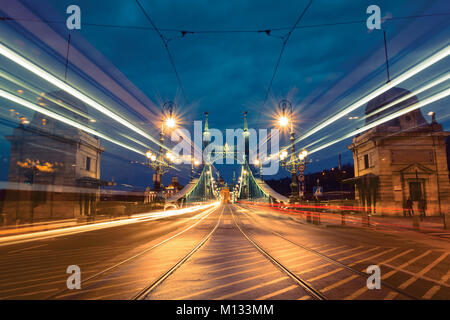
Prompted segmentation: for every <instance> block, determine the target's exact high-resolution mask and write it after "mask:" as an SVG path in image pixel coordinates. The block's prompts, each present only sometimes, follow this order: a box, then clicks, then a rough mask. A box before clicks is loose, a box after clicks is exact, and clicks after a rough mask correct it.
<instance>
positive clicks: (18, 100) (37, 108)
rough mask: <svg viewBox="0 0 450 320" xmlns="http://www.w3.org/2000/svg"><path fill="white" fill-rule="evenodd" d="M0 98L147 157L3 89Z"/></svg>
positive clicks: (143, 153) (0, 91)
mask: <svg viewBox="0 0 450 320" xmlns="http://www.w3.org/2000/svg"><path fill="white" fill-rule="evenodd" d="M0 97H3V98H5V99H8V100H10V101H13V102H15V103H17V104H20V105H22V106H24V107H26V108H28V109H31V110H34V111H37V112H40V113H42V114H45V115H46V116H48V117H50V118H53V119H55V120H58V121H61V122H63V123H65V124H68V125H70V126H72V127H75V128H78V129H80V130H83V131H85V132H87V133H90V134H93V135H96V136H98V137H100V138H102V139H105V140H107V141H109V142H112V143H114V144H117V145H119V146H121V147H123V148H125V149H128V150H131V151H133V152H136V153H138V154H140V155H145V152H143V151H140V150H138V149H135V148H133V147H131V146H128V145H126V144H124V143H122V142H120V141H117V140H115V139H113V138H111V137H108V136H106V135H104V134H103V133H100V132H98V131H96V130H93V129H91V128H89V127H87V126H85V125H83V124H81V123H78V122H76V121H73V120H71V119H68V118H66V117H64V116H61V115H59V114H57V113H55V112H53V111H50V110H47V109H45V108H42V107H40V106H38V105H35V104H33V103H31V102H29V101H28V100H25V99H23V98H20V97H18V96H15V95H13V94H11V93H9V92H7V91H5V90H3V89H0Z"/></svg>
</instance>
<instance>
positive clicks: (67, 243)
mask: <svg viewBox="0 0 450 320" xmlns="http://www.w3.org/2000/svg"><path fill="white" fill-rule="evenodd" d="M449 253H450V250H449V241H448V240H446V239H437V238H433V237H431V236H429V235H426V234H419V233H418V232H411V231H405V232H402V231H394V230H379V229H368V228H362V227H355V226H338V225H327V224H320V225H315V224H311V223H308V222H307V221H305V220H304V219H303V218H302V217H299V216H296V215H292V214H289V213H287V212H283V211H282V210H281V211H280V210H275V209H273V208H270V207H257V206H251V205H248V204H246V205H231V204H227V205H219V206H216V207H212V208H208V209H203V210H199V211H197V212H192V213H186V214H182V215H177V216H172V217H167V218H161V219H158V220H143V221H137V222H134V223H129V224H123V225H116V226H112V227H108V228H101V229H95V228H92V229H88V230H86V231H83V232H78V233H69V232H65V231H61V232H60V233H59V234H58V235H55V236H49V237H40V238H37V239H35V240H33V239H29V240H27V241H26V242H11V243H3V244H0V299H450V254H449ZM69 265H77V266H79V267H80V269H81V289H79V290H78V289H73V290H68V289H67V286H66V280H67V278H68V277H69V276H70V275H69V274H67V273H66V269H67V267H68V266H69ZM371 265H377V266H379V267H380V270H381V289H372V290H370V289H368V288H367V285H366V281H367V277H368V276H369V274H367V273H366V269H367V267H368V266H371Z"/></svg>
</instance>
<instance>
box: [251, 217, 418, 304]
mask: <svg viewBox="0 0 450 320" xmlns="http://www.w3.org/2000/svg"><path fill="white" fill-rule="evenodd" d="M243 213H244V214H245V215H246V216H247V217H248V218H251V217H250V216H249V214H248V213H246V212H243ZM252 221H253V222H255V223H257V224H259V225H260V226H263V225H262V224H261V223H260V222H258V221H256V220H255V219H252ZM264 230H267V231H269V232H270V233H272V234H274V235H275V236H277V237H279V238H281V239H283V240H285V241H287V242H289V243H291V244H293V245H294V246H296V247H299V248H301V249H304V250H306V251H309V252H312V253H313V254H315V255H317V256H319V257H321V258H323V259H324V260H326V261H328V262H330V263H332V264H334V265H336V266H337V267H340V268H343V269H346V270H348V271H350V272H352V273H354V274H356V275H358V276H360V277H362V278H364V279H367V278H369V276H370V275H369V274H367V273H364V272H361V271H359V270H356V269H354V268H352V267H350V266H348V265H346V264H344V263H342V262H340V261H338V260H336V259H334V258H332V257H330V256H328V255H325V254H323V253H320V252H319V251H317V250H315V249H313V248H310V247H307V246H305V245H303V244H300V243H298V242H296V241H293V240H291V239H288V238H286V237H285V236H283V235H282V234H280V233H279V232H276V231H274V230H272V229H268V228H267V226H264ZM383 286H385V287H387V288H389V289H391V290H393V291H395V292H397V293H399V294H402V295H403V296H405V297H408V298H409V299H413V300H418V299H419V298H418V297H416V296H414V295H412V294H410V293H408V292H406V291H404V290H401V289H400V288H397V287H396V286H394V285H391V284H389V283H386V282H383Z"/></svg>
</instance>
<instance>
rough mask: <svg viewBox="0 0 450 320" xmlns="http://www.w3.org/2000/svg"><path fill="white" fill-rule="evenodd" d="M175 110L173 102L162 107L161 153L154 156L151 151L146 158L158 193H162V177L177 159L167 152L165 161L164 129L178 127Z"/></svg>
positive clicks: (146, 154)
mask: <svg viewBox="0 0 450 320" xmlns="http://www.w3.org/2000/svg"><path fill="white" fill-rule="evenodd" d="M174 108H175V104H174V103H173V102H171V101H167V102H166V103H164V105H163V107H162V112H163V121H162V124H161V131H160V133H159V142H160V145H159V152H158V154H154V153H152V152H151V151H147V152H146V153H145V156H146V157H147V165H148V166H149V167H151V168H152V169H153V171H154V173H153V186H154V189H155V190H156V191H161V181H162V176H163V175H164V174H166V173H167V172H168V171H169V169H170V167H171V164H172V163H173V162H174V161H175V159H176V157H175V155H174V154H173V153H171V152H167V153H166V159H167V160H166V159H164V152H163V146H164V129H165V127H167V128H169V129H173V128H175V127H176V120H175V117H174V115H173V109H174Z"/></svg>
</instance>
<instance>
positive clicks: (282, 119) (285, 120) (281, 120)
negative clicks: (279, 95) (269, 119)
mask: <svg viewBox="0 0 450 320" xmlns="http://www.w3.org/2000/svg"><path fill="white" fill-rule="evenodd" d="M278 121H279V123H280V126H281V127H286V126H287V125H288V124H289V119H288V118H287V117H286V116H281V117H280V118H279V119H278Z"/></svg>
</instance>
